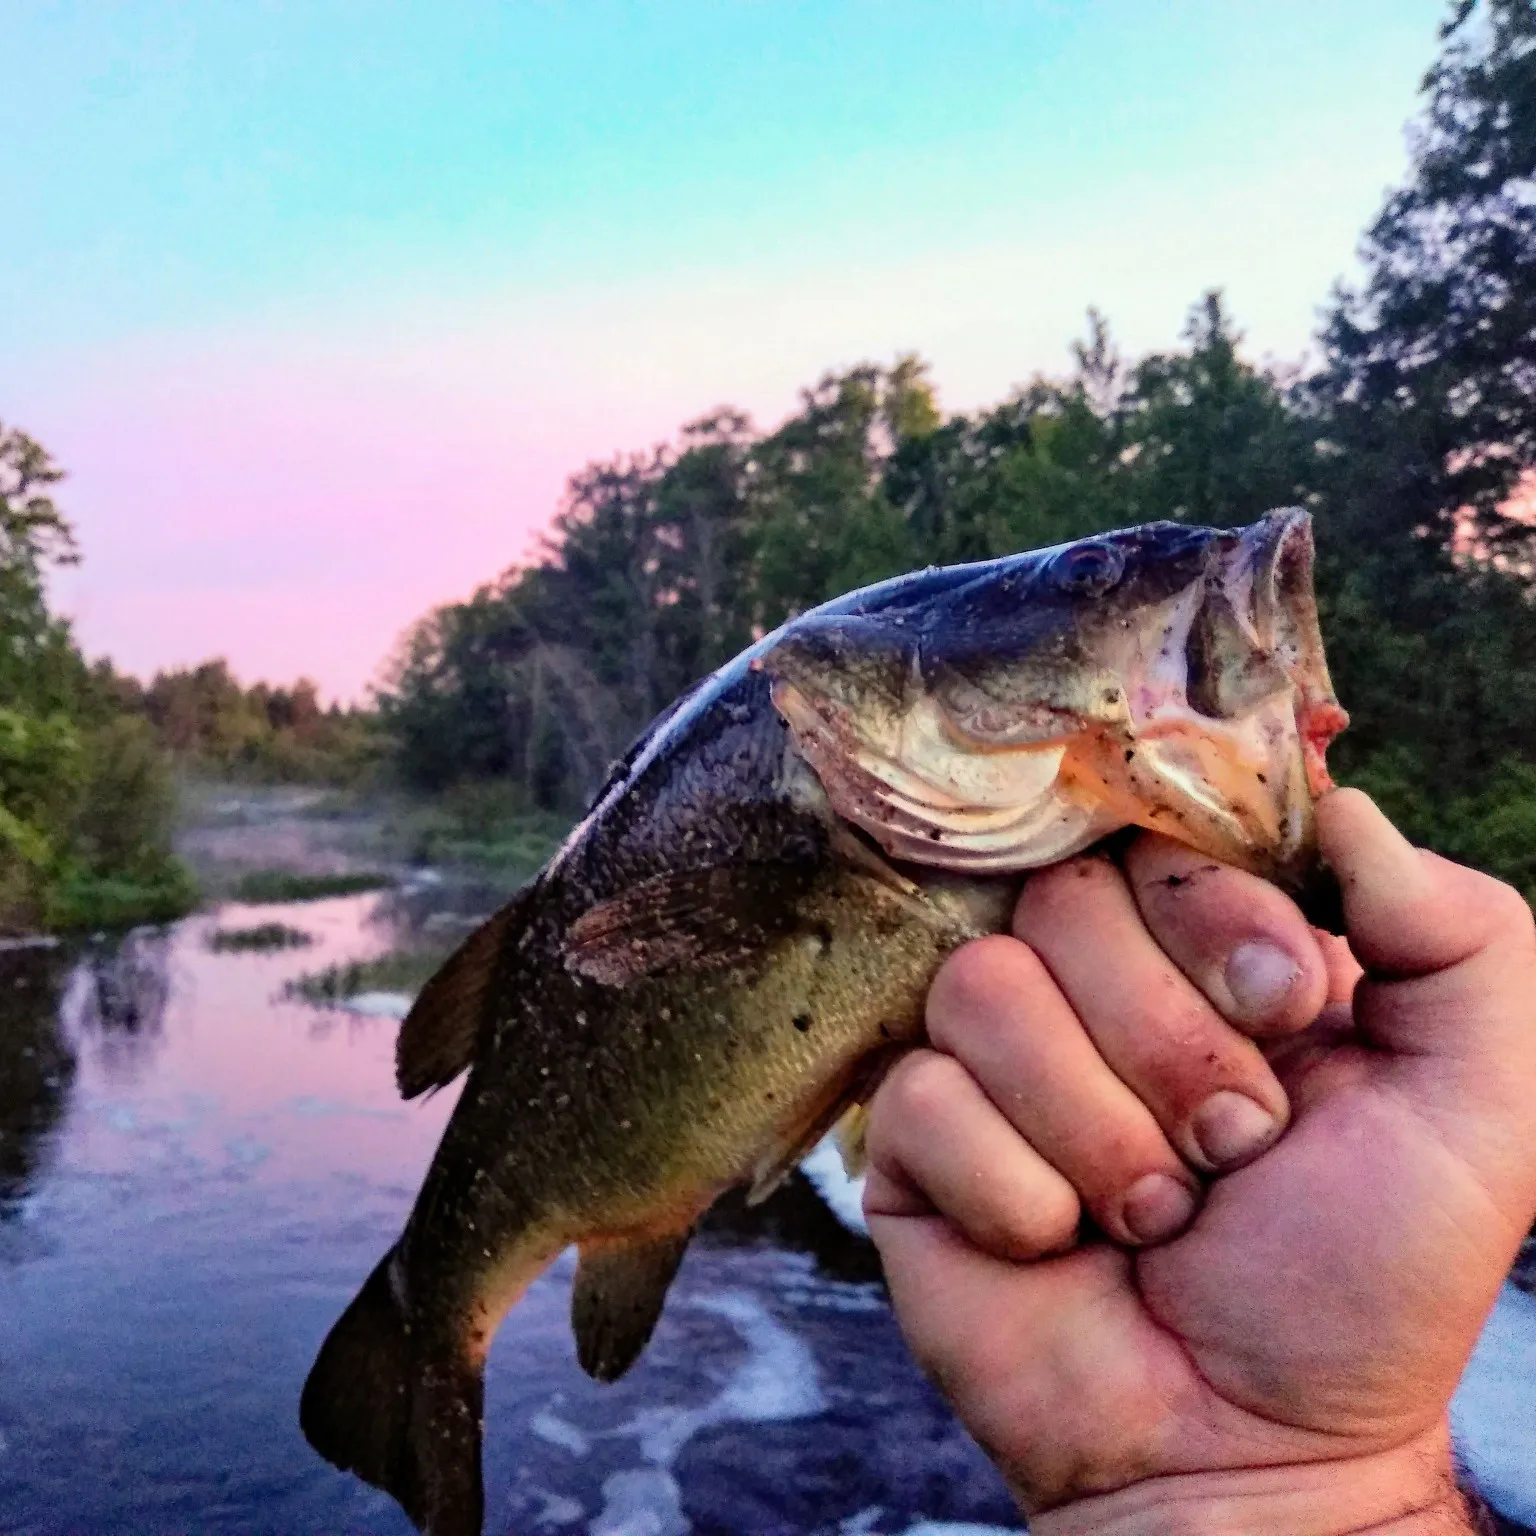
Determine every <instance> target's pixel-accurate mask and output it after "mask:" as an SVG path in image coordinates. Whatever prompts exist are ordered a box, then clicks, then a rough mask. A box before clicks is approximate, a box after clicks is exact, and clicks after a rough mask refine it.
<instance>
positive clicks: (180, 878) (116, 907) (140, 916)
mask: <svg viewBox="0 0 1536 1536" xmlns="http://www.w3.org/2000/svg"><path fill="white" fill-rule="evenodd" d="M196 902H197V887H196V886H195V885H194V884H193V881H192V876H191V875H190V873H189V872H188V871H187V870H186V869H185V868H183V867H182V866H181V865H180V864H177V863H174V862H173V863H171V864H170V865H169V867H168V868H166V869H165V870H164V871H163V872H161V873H159V874H158V875H156V876H154V877H152V878H149V879H144V880H135V879H130V878H127V877H124V876H108V875H86V874H69V875H66V876H65V877H64V878H63V879H62V880H61V881H60V882H59V884H58V886H57V888H56V889H55V890H54V891H53V892H52V893H51V894H50V897H49V901H48V905H47V914H46V916H47V923H46V926H47V927H48V928H50V929H53V930H56V931H59V932H69V931H71V930H75V931H78V930H81V929H92V928H132V927H134V926H136V925H137V924H139V923H170V922H174V921H175V920H176V919H177V918H178V917H185V916H186V915H187V913H188V912H190V911H191V910H192V908H193V906H194V905H196Z"/></svg>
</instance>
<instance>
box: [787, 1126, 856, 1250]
mask: <svg viewBox="0 0 1536 1536" xmlns="http://www.w3.org/2000/svg"><path fill="white" fill-rule="evenodd" d="M800 1171H801V1173H803V1174H804V1175H805V1176H806V1178H808V1179H809V1180H810V1181H811V1185H812V1187H813V1188H814V1189H815V1191H816V1193H817V1194H818V1195H820V1196H821V1198H822V1199H823V1200H825V1201H826V1203H827V1208H828V1210H830V1211H831V1212H832V1214H833V1215H834V1216H836V1217H837V1219H838V1220H839V1221H840V1222H842V1224H843V1225H844V1226H845V1227H847V1228H848V1230H849V1231H850V1232H859V1233H863V1234H864V1235H865V1236H868V1235H869V1223H868V1222H867V1221H865V1220H864V1180H863V1179H850V1178H849V1177H848V1172H847V1170H846V1169H845V1168H844V1167H843V1154H842V1153H841V1152H839V1151H838V1150H837V1142H836V1140H835V1139H834V1138H833V1137H831V1136H824V1137H823V1138H822V1139H821V1140H820V1141H818V1142H817V1143H816V1145H815V1146H814V1147H812V1148H811V1150H810V1152H809V1153H807V1154H806V1156H805V1157H803V1158H802V1159H801V1160H800Z"/></svg>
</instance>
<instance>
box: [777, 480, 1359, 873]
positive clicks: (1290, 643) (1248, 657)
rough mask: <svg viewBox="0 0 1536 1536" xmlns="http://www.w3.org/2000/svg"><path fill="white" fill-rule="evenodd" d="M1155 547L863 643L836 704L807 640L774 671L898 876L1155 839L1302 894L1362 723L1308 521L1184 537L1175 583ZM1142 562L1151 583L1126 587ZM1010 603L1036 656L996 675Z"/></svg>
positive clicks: (1109, 546)
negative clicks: (1330, 652) (1319, 581)
mask: <svg viewBox="0 0 1536 1536" xmlns="http://www.w3.org/2000/svg"><path fill="white" fill-rule="evenodd" d="M1202 532H1204V533H1206V534H1208V535H1209V537H1208V538H1206V539H1205V540H1204V542H1203V544H1201V543H1197V544H1196V547H1195V548H1194V552H1193V553H1191V548H1190V540H1191V539H1192V538H1193V537H1194V536H1195V535H1198V534H1200V533H1202ZM1155 533H1157V530H1156V529H1149V530H1131V531H1129V532H1128V533H1127V534H1125V535H1111V536H1107V537H1106V538H1105V539H1103V540H1088V541H1083V542H1082V543H1081V544H1079V545H1069V546H1066V547H1065V548H1064V549H1062V550H1057V551H1046V552H1042V553H1041V555H1038V556H1020V557H1015V561H1014V562H1009V561H1001V562H995V563H994V564H993V566H992V567H987V568H980V574H978V576H977V577H976V583H975V589H974V591H972V590H971V589H966V588H962V589H960V591H959V592H957V593H954V594H951V595H950V596H949V597H947V598H946V599H945V605H943V606H942V607H941V611H939V612H937V613H936V614H935V613H930V614H928V615H927V616H926V619H925V620H924V621H918V620H916V618H915V617H908V618H905V619H904V618H903V616H901V615H899V614H892V615H884V616H882V617H883V620H884V622H883V623H882V624H879V625H878V626H877V625H876V621H875V620H873V619H870V620H864V621H862V622H863V625H864V632H863V633H862V634H861V633H859V632H858V629H857V624H856V622H855V621H846V622H845V624H844V628H843V631H842V632H841V633H840V643H841V654H840V656H837V657H836V658H834V659H837V660H840V661H841V662H842V664H843V666H844V669H845V675H844V676H843V677H842V678H840V679H839V680H838V681H837V682H836V683H835V684H832V683H831V679H830V673H829V668H828V665H827V663H828V659H829V657H828V653H827V650H826V648H825V647H824V646H823V647H820V648H818V647H816V646H810V647H807V646H805V645H803V644H798V643H797V642H796V638H795V634H794V626H793V625H791V626H790V627H789V629H788V630H787V631H786V634H785V638H784V641H782V642H781V643H780V644H779V645H778V646H776V647H774V648H773V649H772V650H770V651H769V652H768V654H767V655H766V656H765V658H764V663H763V664H764V667H765V669H766V670H767V671H768V672H769V673H770V674H771V675H772V676H773V677H774V679H775V681H774V688H773V700H774V703H775V705H776V707H777V708H778V710H779V712H780V714H781V715H782V716H783V718H784V719H785V721H786V723H787V724H788V725H789V727H790V729H791V731H792V733H793V736H794V739H795V743H796V745H797V747H798V749H799V751H800V754H801V755H802V756H803V758H804V759H805V760H806V761H807V762H808V763H809V764H810V766H811V767H812V768H813V769H814V770H815V772H816V775H817V777H818V778H819V779H820V781H821V784H822V786H823V788H824V789H825V790H826V792H827V794H828V796H829V798H830V799H831V801H832V803H833V805H834V807H835V809H836V810H837V811H838V812H839V813H840V814H841V815H843V816H844V817H846V818H847V819H848V820H850V821H852V822H853V823H854V824H855V825H857V826H859V827H861V828H863V829H864V830H865V831H866V832H868V833H869V834H870V835H871V836H873V837H874V838H875V839H876V840H877V841H878V842H879V843H880V844H881V845H882V846H883V847H884V848H885V849H886V851H887V852H888V853H890V854H891V855H892V856H893V857H896V858H900V859H905V860H910V861H912V862H915V863H920V864H927V865H937V866H941V867H945V868H950V869H955V870H965V871H970V872H976V873H984V872H989V871H995V872H1002V871H1008V870H1023V869H1029V868H1034V867H1038V866H1041V865H1044V864H1049V863H1053V862H1056V861H1057V860H1060V859H1063V858H1067V857H1069V856H1070V855H1072V854H1073V853H1076V852H1078V851H1080V850H1081V849H1083V848H1085V847H1087V846H1088V845H1089V844H1091V843H1093V842H1095V841H1096V840H1097V839H1099V838H1101V837H1103V836H1105V835H1107V834H1108V833H1110V832H1113V831H1116V830H1118V829H1119V828H1121V827H1125V826H1141V827H1147V828H1150V829H1152V830H1155V831H1160V832H1164V833H1166V834H1168V835H1170V836H1173V837H1175V838H1178V839H1179V840H1181V841H1183V842H1186V843H1189V844H1191V845H1193V846H1194V847H1197V848H1199V849H1201V850H1202V851H1204V852H1207V853H1209V854H1211V855H1212V856H1213V857H1218V858H1221V859H1223V860H1225V861H1228V862H1232V863H1236V864H1238V865H1240V866H1242V867H1246V868H1249V869H1252V870H1254V871H1255V872H1258V873H1261V874H1264V875H1266V876H1269V877H1272V878H1278V879H1281V880H1282V881H1283V882H1287V883H1290V882H1292V881H1299V880H1300V879H1302V878H1303V877H1304V875H1305V872H1306V869H1307V868H1308V867H1309V865H1310V863H1311V860H1312V850H1313V832H1312V804H1313V801H1314V799H1315V798H1316V796H1317V795H1318V794H1320V793H1321V792H1322V791H1323V790H1324V789H1326V788H1327V787H1329V783H1330V780H1329V778H1328V771H1327V766H1326V761H1325V754H1326V750H1327V745H1328V743H1329V741H1330V740H1331V739H1332V737H1333V736H1334V735H1336V734H1337V733H1338V731H1340V730H1341V729H1343V727H1344V725H1345V724H1346V723H1347V719H1348V717H1347V716H1346V715H1345V714H1344V712H1343V710H1342V709H1340V707H1339V705H1338V702H1337V700H1336V699H1335V698H1334V695H1333V688H1332V684H1331V682H1330V681H1329V677H1328V670H1327V664H1326V661H1325V659H1324V654H1323V643H1322V637H1321V633H1320V630H1319V626H1318V618H1317V609H1316V602H1315V598H1314V595H1313V585H1312V567H1313V547H1312V536H1311V523H1310V519H1309V518H1308V516H1307V514H1306V513H1305V512H1304V511H1302V510H1300V509H1288V510H1285V511H1281V512H1276V513H1271V514H1270V515H1269V516H1268V517H1266V518H1264V519H1262V520H1261V521H1259V522H1258V523H1255V524H1254V525H1252V526H1251V527H1249V528H1246V529H1243V530H1241V531H1237V532H1230V533H1229V532H1223V531H1219V530H1203V531H1202V530H1183V529H1181V530H1179V531H1178V536H1179V538H1180V540H1181V542H1180V543H1179V544H1178V545H1177V558H1173V557H1170V560H1169V562H1168V569H1167V570H1164V569H1163V568H1162V567H1160V565H1159V562H1158V557H1157V554H1156V549H1155V546H1154V547H1153V550H1152V553H1150V554H1149V553H1148V552H1147V546H1148V544H1149V542H1150V541H1151V536H1152V535H1153V534H1155ZM1162 536H1163V537H1166V538H1170V539H1171V538H1173V537H1174V535H1173V534H1172V533H1168V534H1164V535H1162ZM1117 539H1118V540H1121V541H1130V540H1133V539H1139V540H1140V542H1139V543H1134V544H1132V543H1128V542H1126V543H1116V542H1115V541H1116V540H1117ZM1127 548H1128V549H1129V550H1130V551H1131V556H1132V558H1133V559H1134V560H1139V561H1140V563H1141V566H1142V567H1144V568H1145V569H1144V573H1143V575H1142V576H1141V577H1139V578H1136V579H1132V578H1131V577H1122V572H1124V571H1125V568H1126V565H1127V556H1126V553H1125V551H1126V549H1127ZM1063 571H1065V576H1063ZM1084 572H1086V573H1087V579H1085V578H1084ZM1154 578H1161V579H1154ZM1008 583H1011V584H1012V587H1011V591H1012V592H1014V593H1016V597H1015V599H1014V600H1015V603H1016V610H1017V624H1018V626H1019V627H1021V628H1024V629H1030V628H1031V626H1032V638H1031V641H1030V642H1029V643H1025V644H1019V645H1016V646H1013V647H1012V648H1010V646H1009V644H1008V643H1007V640H1006V637H1001V638H998V639H997V640H996V644H997V646H998V651H999V655H998V658H997V660H996V661H995V662H989V661H987V660H985V659H984V658H978V655H977V642H976V641H975V638H974V630H975V627H976V626H975V622H974V612H975V611H976V610H977V609H978V605H981V604H986V605H988V606H987V608H986V611H987V613H989V614H991V615H992V616H993V617H992V620H991V622H992V623H993V628H992V629H990V630H988V631H987V633H988V634H989V635H994V636H998V635H999V634H1000V632H999V631H998V630H997V628H996V614H997V612H998V611H999V608H1000V604H1001V603H1003V602H1004V601H1006V599H1007V597H1008V595H1009V593H1008V592H1005V591H1004V590H1003V588H1004V587H1005V586H1006V585H1007V584H1008ZM1095 583H1098V584H1099V586H1100V587H1101V588H1102V590H1095V585H1094V584H1095ZM1106 583H1107V585H1106ZM1064 584H1065V585H1066V586H1067V588H1068V590H1067V592H1066V594H1065V596H1063V591H1062V588H1063V585H1064ZM989 586H990V587H991V588H992V589H995V590H990V591H989V590H988V587H989ZM968 592H969V594H970V595H969V596H967V593H968ZM967 604H969V607H968V606H967ZM1042 607H1043V608H1045V609H1048V610H1049V612H1050V614H1051V616H1052V617H1051V622H1049V623H1045V624H1042V623H1041V622H1040V617H1039V615H1040V612H1041V611H1042ZM903 626H905V627H906V628H907V629H908V630H909V633H908V634H907V635H904V636H900V638H895V636H896V635H897V633H898V632H899V630H900V628H901V627H903ZM914 631H915V632H914ZM956 631H958V632H960V635H959V640H960V643H959V644H958V646H957V644H956V640H957V635H956ZM861 643H862V644H863V646H864V647H865V648H866V649H865V651H864V652H863V653H860V652H859V651H858V649H857V648H858V646H859V645H860V644H861ZM834 649H836V648H834ZM893 651H894V652H896V653H897V654H895V655H893V654H892V652H893ZM872 657H873V658H874V659H873V660H872V659H871V658H872ZM850 672H851V673H852V674H853V675H855V676H861V677H862V679H863V686H853V687H850V686H849V685H848V683H847V680H846V674H847V673H850Z"/></svg>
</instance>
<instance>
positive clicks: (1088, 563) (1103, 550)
mask: <svg viewBox="0 0 1536 1536" xmlns="http://www.w3.org/2000/svg"><path fill="white" fill-rule="evenodd" d="M1124 573H1125V556H1124V554H1123V553H1121V551H1120V550H1119V549H1117V548H1116V547H1115V546H1114V545H1113V544H1105V543H1098V542H1093V543H1087V544H1074V545H1073V546H1072V547H1071V548H1070V549H1064V550H1062V552H1061V553H1060V554H1059V555H1057V556H1056V558H1055V559H1054V560H1052V561H1051V577H1052V579H1053V580H1054V581H1055V583H1056V585H1057V586H1058V587H1059V588H1060V589H1061V590H1062V591H1063V592H1072V593H1078V594H1081V595H1082V596H1085V597H1098V596H1099V595H1100V593H1103V592H1107V591H1109V589H1110V588H1111V587H1112V586H1114V584H1115V583H1116V582H1117V581H1119V580H1120V578H1121V576H1122V575H1124Z"/></svg>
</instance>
